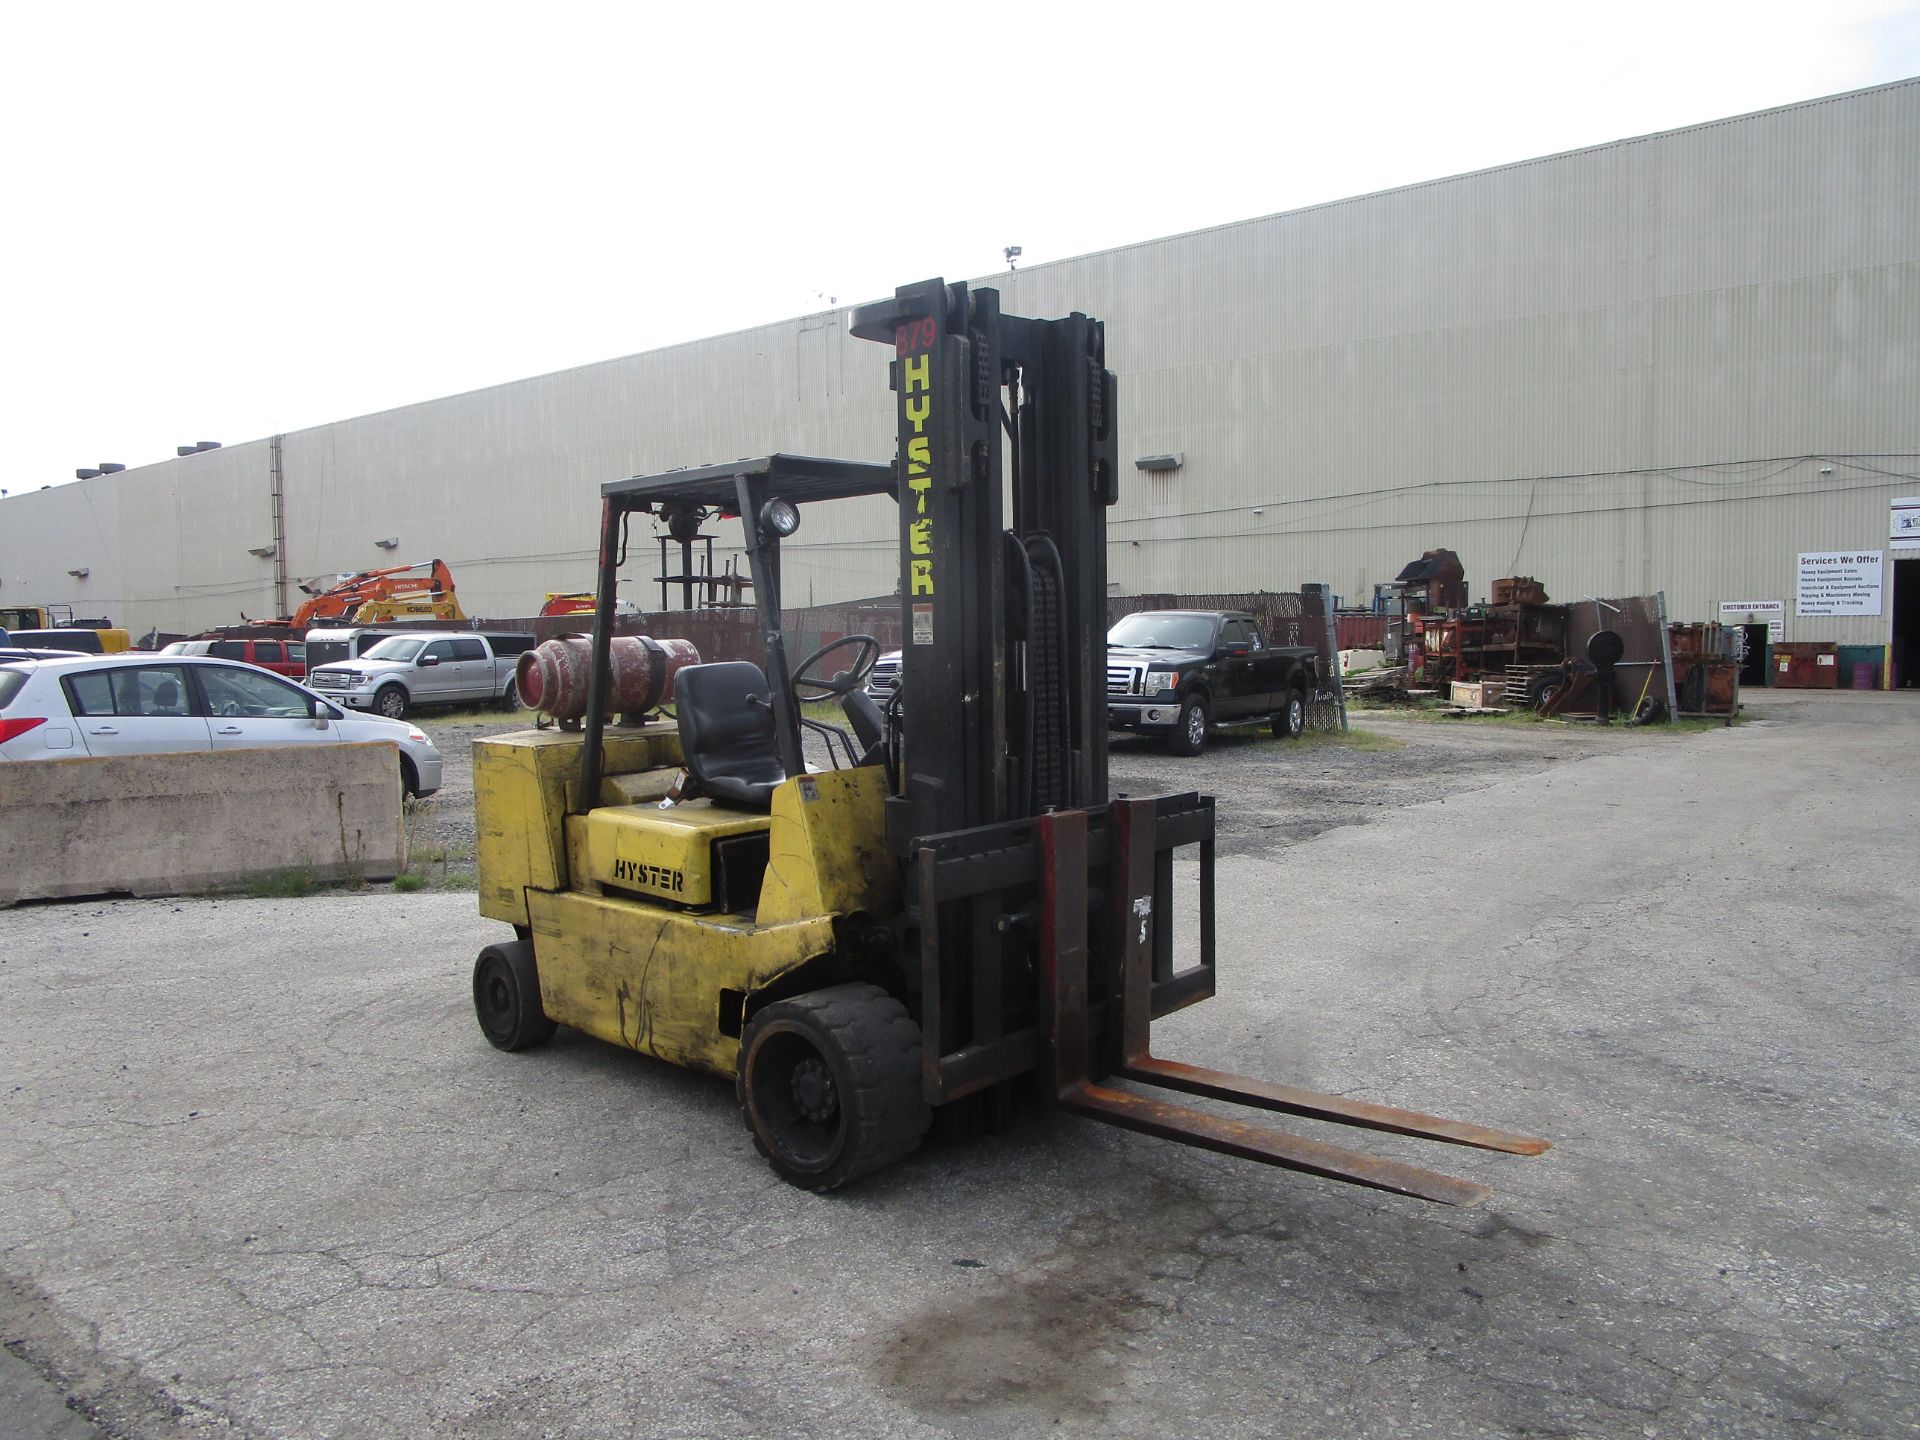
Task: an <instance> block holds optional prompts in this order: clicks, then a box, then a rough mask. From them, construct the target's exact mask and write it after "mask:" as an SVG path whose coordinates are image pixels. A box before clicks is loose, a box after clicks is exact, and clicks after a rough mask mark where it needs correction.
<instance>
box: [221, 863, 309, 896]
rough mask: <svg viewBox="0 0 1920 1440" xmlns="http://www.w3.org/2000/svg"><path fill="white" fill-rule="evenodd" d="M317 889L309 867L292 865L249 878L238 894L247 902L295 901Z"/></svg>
mask: <svg viewBox="0 0 1920 1440" xmlns="http://www.w3.org/2000/svg"><path fill="white" fill-rule="evenodd" d="M317 887H318V882H316V881H315V880H314V878H313V871H312V870H311V869H310V868H309V867H307V866H305V865H293V866H289V867H288V868H287V869H285V870H268V871H266V872H265V873H263V874H260V875H254V876H251V877H250V878H249V879H248V880H247V882H246V884H244V885H242V886H241V887H240V893H241V894H243V895H245V896H246V897H247V898H248V899H249V900H297V899H299V898H300V897H301V896H302V895H311V894H312V893H313V892H314V890H315V889H316V888H317Z"/></svg>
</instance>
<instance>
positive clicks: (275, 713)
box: [0, 651, 441, 796]
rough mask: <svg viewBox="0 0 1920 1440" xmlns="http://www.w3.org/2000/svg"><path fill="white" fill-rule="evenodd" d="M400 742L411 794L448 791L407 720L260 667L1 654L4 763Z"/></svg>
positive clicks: (135, 655)
mask: <svg viewBox="0 0 1920 1440" xmlns="http://www.w3.org/2000/svg"><path fill="white" fill-rule="evenodd" d="M367 740H391V741H393V742H394V743H395V744H396V745H398V746H399V748H400V783H401V785H402V787H403V788H404V789H405V790H406V792H407V794H409V795H416V796H417V795H431V794H432V793H433V792H434V791H436V790H438V789H439V788H440V769H441V764H440V752H439V751H438V750H436V749H434V748H433V742H432V741H431V740H429V739H427V736H426V732H425V731H423V730H421V729H420V727H419V726H417V725H409V724H408V723H406V722H405V721H404V720H387V719H383V718H381V717H380V716H377V715H356V714H352V713H350V712H348V711H346V710H343V709H341V708H340V707H339V706H338V705H335V704H333V703H332V702H331V701H328V700H326V699H324V698H323V697H321V696H319V695H316V694H314V693H313V691H311V690H309V689H307V688H306V687H305V686H303V685H296V684H294V682H293V681H291V680H286V679H283V678H282V677H280V676H278V675H273V674H270V673H268V672H267V671H265V670H261V669H259V668H257V667H255V666H252V665H242V664H238V663H236V662H233V661H228V660H213V659H205V658H202V657H199V656H193V655H149V654H144V653H141V652H137V651H130V652H125V653H122V654H118V655H76V656H74V657H72V658H71V659H59V660H5V661H0V760H60V759H69V758H73V757H76V756H88V755H153V754H167V753H177V752H180V751H183V750H235V749H252V748H257V747H260V746H272V745H333V744H340V743H352V742H355V741H367Z"/></svg>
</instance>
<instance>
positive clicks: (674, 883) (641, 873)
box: [613, 858, 687, 895]
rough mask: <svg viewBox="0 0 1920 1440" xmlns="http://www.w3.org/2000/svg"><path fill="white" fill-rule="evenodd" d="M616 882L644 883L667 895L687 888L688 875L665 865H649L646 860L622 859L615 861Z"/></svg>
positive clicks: (614, 874)
mask: <svg viewBox="0 0 1920 1440" xmlns="http://www.w3.org/2000/svg"><path fill="white" fill-rule="evenodd" d="M613 879H614V883H615V884H627V885H643V886H645V887H646V888H647V889H649V890H658V891H660V892H661V893H663V894H667V895H680V894H683V893H685V891H686V888H687V877H686V875H685V874H684V873H683V872H681V871H679V870H673V869H670V868H668V867H667V866H665V865H649V864H648V863H647V862H646V861H644V860H622V859H618V858H616V859H615V860H614V862H613Z"/></svg>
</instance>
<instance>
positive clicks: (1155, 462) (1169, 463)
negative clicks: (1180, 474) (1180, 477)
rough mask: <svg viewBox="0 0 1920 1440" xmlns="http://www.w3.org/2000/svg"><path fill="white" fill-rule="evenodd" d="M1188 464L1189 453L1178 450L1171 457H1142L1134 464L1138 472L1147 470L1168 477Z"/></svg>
mask: <svg viewBox="0 0 1920 1440" xmlns="http://www.w3.org/2000/svg"><path fill="white" fill-rule="evenodd" d="M1186 463H1187V452H1186V451H1184V450H1176V451H1174V452H1173V453H1172V454H1171V455H1142V456H1141V457H1140V458H1139V459H1138V460H1136V461H1134V462H1133V468H1134V469H1136V470H1145V471H1148V472H1150V473H1151V474H1155V475H1166V474H1170V473H1171V472H1173V471H1175V470H1178V469H1179V468H1180V467H1181V466H1182V465H1184V464H1186Z"/></svg>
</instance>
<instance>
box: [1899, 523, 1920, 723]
mask: <svg viewBox="0 0 1920 1440" xmlns="http://www.w3.org/2000/svg"><path fill="white" fill-rule="evenodd" d="M1892 683H1893V684H1895V685H1898V686H1899V687H1900V688H1901V689H1903V690H1912V689H1915V688H1917V687H1920V556H1915V557H1914V558H1913V559H1910V560H1895V561H1894V562H1893V682H1892Z"/></svg>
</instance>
